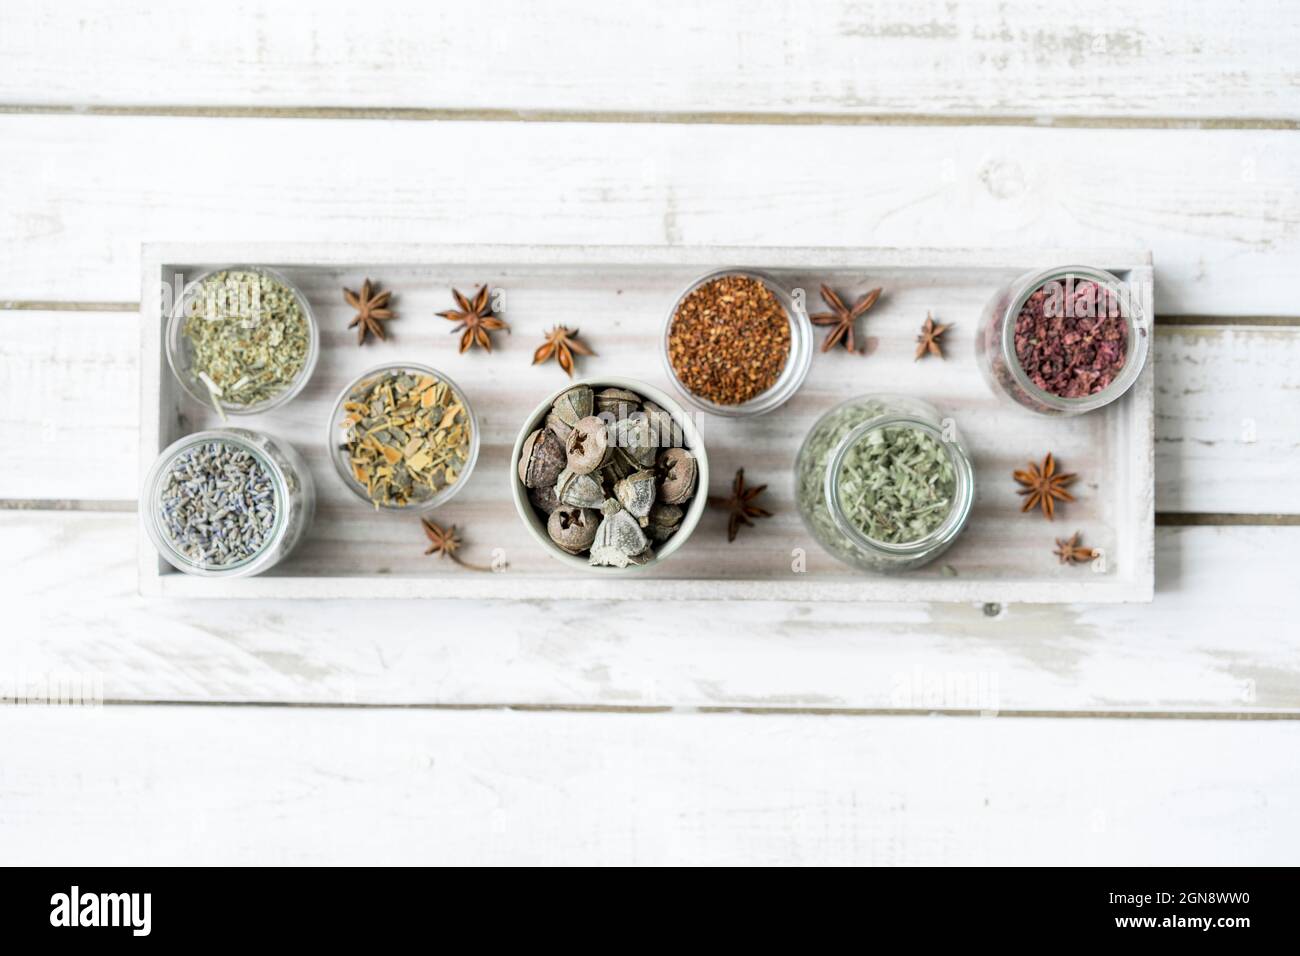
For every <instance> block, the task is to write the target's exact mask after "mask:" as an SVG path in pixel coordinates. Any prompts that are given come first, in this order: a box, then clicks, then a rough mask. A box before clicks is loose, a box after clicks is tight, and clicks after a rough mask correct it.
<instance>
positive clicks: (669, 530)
mask: <svg viewBox="0 0 1300 956" xmlns="http://www.w3.org/2000/svg"><path fill="white" fill-rule="evenodd" d="M684 517H686V512H685V511H683V510H682V509H681V508H679V507H677V506H676V505H666V504H663V503H662V502H655V503H654V504H653V505H651V506H650V515H649V520H648V521H647V522H646V534H648V535H650V540H651V541H667V540H668V539H669V538H671V537H672V536H673V534H674V533H675V532H676V531H677V529H678V528H680V527H681V526H682V519H683V518H684Z"/></svg>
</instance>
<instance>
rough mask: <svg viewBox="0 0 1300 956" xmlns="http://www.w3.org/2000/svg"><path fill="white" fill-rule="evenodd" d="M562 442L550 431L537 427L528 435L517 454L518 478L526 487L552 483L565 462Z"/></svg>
mask: <svg viewBox="0 0 1300 956" xmlns="http://www.w3.org/2000/svg"><path fill="white" fill-rule="evenodd" d="M565 458H566V455H565V451H564V444H563V443H562V442H561V441H560V439H559V438H557V437H556V436H555V435H554V434H553V433H552V432H550V431H548V430H546V429H545V428H539V429H537V431H535V432H533V433H532V434H531V435H529V436H528V438H527V440H526V441H525V442H524V447H523V449H522V450H521V452H520V454H519V480H520V481H522V482H523V483H524V487H526V488H544V487H545V486H547V485H554V484H555V479H556V478H558V477H560V472H562V471H563V470H564V463H565Z"/></svg>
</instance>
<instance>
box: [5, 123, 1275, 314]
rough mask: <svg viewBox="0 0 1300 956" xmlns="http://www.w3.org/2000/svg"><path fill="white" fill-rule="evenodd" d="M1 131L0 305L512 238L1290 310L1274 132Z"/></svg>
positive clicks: (206, 126)
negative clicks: (940, 268) (1052, 257)
mask: <svg viewBox="0 0 1300 956" xmlns="http://www.w3.org/2000/svg"><path fill="white" fill-rule="evenodd" d="M0 143H3V144H4V162H5V166H6V175H5V176H4V177H3V179H0V235H3V236H5V237H6V244H5V246H4V253H5V254H4V255H3V256H0V289H3V290H5V291H4V293H3V297H0V304H2V303H3V302H4V301H5V300H14V299H17V300H38V301H44V300H77V301H91V302H136V301H139V296H140V289H139V264H140V243H141V242H155V241H156V242H171V241H177V240H185V241H248V242H252V241H272V240H281V241H299V242H302V241H309V242H358V243H361V242H423V243H431V242H444V243H493V242H502V241H509V242H511V243H516V244H520V243H523V244H528V243H549V244H555V243H577V244H644V245H657V244H668V245H687V246H702V245H743V246H753V245H767V246H772V245H785V246H805V245H806V246H895V247H903V248H909V247H948V248H951V247H993V248H1002V249H1011V248H1017V249H1022V248H1033V247H1038V248H1044V247H1051V248H1060V247H1062V246H1070V247H1108V248H1142V249H1150V250H1152V252H1153V255H1154V258H1155V265H1156V269H1157V270H1158V271H1159V274H1160V284H1159V286H1158V288H1157V289H1156V310H1157V312H1158V313H1159V314H1160V315H1168V314H1171V313H1184V314H1186V313H1194V314H1209V313H1215V314H1223V315H1295V314H1297V306H1296V297H1295V294H1294V290H1293V286H1294V271H1295V262H1296V259H1297V256H1300V192H1298V191H1297V187H1296V184H1297V183H1300V137H1298V136H1295V135H1294V134H1292V133H1290V132H1278V131H1268V130H1237V131H1232V132H1225V131H1201V130H1161V129H1157V130H1151V129H1133V130H1128V129H1077V130H1075V129H1020V128H986V127H979V128H974V127H959V128H948V127H908V128H898V127H884V126H873V127H834V126H810V127H780V126H729V125H712V126H700V125H678V124H668V123H642V124H635V123H633V124H584V123H543V124H536V123H497V122H488V123H480V122H449V123H419V122H414V123H403V122H393V121H377V120H303V119H213V118H175V117H135V116H132V117H100V116H91V117H76V118H71V117H66V116H23V115H2V114H0ZM50 183H64V184H68V185H67V186H65V187H63V188H58V189H51V188H50V187H49V185H48V184H50Z"/></svg>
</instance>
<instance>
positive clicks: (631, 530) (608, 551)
mask: <svg viewBox="0 0 1300 956" xmlns="http://www.w3.org/2000/svg"><path fill="white" fill-rule="evenodd" d="M601 514H603V515H604V518H603V519H602V520H601V522H600V527H598V528H597V529H596V539H595V541H593V542H592V545H591V557H590V559H589V561H590V563H591V564H592V565H594V566H596V567H612V568H625V567H627V566H628V565H629V564H633V563H637V562H634V561H633V560H632V559H633V558H635V557H636V556H637V555H639V554H641V553H642V552H644V551H645V550H646V549H647V548H649V547H650V539H649V538H647V537H646V536H645V532H644V531H642V530H641V525H639V524H638V523H637V520H636V518H633V517H632V516H631V515H630V514H628V513H627V512H626V511H624V510H623V507H622V505H620V504H619V503H618V502H617V501H615V500H614V499H613V498H609V499H607V500H606V501H605V503H604V504H603V505H602V506H601Z"/></svg>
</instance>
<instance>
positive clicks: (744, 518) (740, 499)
mask: <svg viewBox="0 0 1300 956" xmlns="http://www.w3.org/2000/svg"><path fill="white" fill-rule="evenodd" d="M766 490H767V485H759V486H758V487H757V488H746V487H745V469H744V468H741V469H739V470H738V471H737V472H736V480H735V481H733V482H732V483H731V497H729V498H723V497H721V496H713V495H711V496H709V504H711V505H713V506H714V507H715V508H726V509H727V510H728V511H730V512H731V516H730V517H729V518H728V519H727V540H728V541H735V540H736V534H737V533H738V532H739V531H740V526H741V525H742V524H747V525H749V526H750V527H751V528H752V527H753V526H754V522H753V521H751V520H750V519H751V518H770V517H772V512H770V511H768V510H767V509H766V508H760V507H759V506H758V505H756V504H754V499H755V498H757V497H758V496H759V495H761V494H762V493H763V492H764V491H766Z"/></svg>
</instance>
